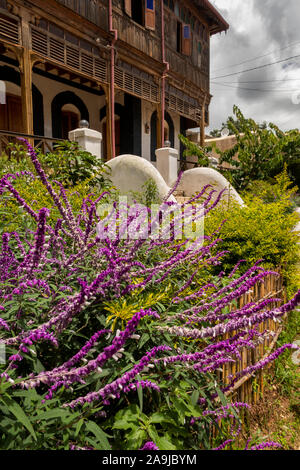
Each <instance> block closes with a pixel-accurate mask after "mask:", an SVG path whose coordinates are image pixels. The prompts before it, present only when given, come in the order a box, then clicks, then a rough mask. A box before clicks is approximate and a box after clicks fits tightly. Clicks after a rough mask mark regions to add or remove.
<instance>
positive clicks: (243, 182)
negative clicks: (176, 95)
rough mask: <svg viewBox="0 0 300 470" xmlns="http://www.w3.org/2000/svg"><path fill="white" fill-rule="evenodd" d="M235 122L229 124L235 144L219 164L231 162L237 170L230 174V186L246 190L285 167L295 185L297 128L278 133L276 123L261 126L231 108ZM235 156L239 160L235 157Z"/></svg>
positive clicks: (299, 157) (299, 150)
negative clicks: (255, 181) (251, 184)
mask: <svg viewBox="0 0 300 470" xmlns="http://www.w3.org/2000/svg"><path fill="white" fill-rule="evenodd" d="M233 112H234V114H235V116H236V117H237V122H238V124H239V125H238V126H237V122H236V121H234V120H232V121H228V128H229V130H230V131H231V134H234V135H235V137H236V141H237V143H236V145H235V146H234V147H232V148H231V149H229V150H225V151H224V152H222V151H221V150H218V149H216V151H217V153H219V154H220V164H222V163H223V162H227V163H230V164H231V165H232V166H234V167H235V168H236V169H235V171H234V172H232V177H233V185H234V187H235V188H236V189H237V190H241V189H245V188H247V187H248V185H249V184H250V183H251V182H252V181H254V180H264V181H269V180H270V179H271V180H272V178H274V177H275V176H276V175H278V174H279V173H280V172H281V171H282V170H283V168H284V164H287V168H288V172H289V175H290V176H291V177H292V179H293V180H294V181H295V182H296V184H298V182H299V165H300V133H299V131H298V129H294V130H290V131H288V132H283V131H281V130H280V129H279V128H278V127H277V126H276V125H275V124H272V123H270V124H269V125H268V126H267V127H266V126H261V125H259V124H258V123H256V122H255V121H254V120H253V119H246V118H245V117H244V115H243V113H242V112H241V110H240V109H239V108H238V107H237V106H234V108H233ZM236 155H238V158H236Z"/></svg>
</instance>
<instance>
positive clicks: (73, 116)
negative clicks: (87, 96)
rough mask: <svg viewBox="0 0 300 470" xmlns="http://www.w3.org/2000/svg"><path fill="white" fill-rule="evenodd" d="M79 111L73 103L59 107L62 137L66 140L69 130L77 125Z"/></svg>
mask: <svg viewBox="0 0 300 470" xmlns="http://www.w3.org/2000/svg"><path fill="white" fill-rule="evenodd" d="M79 121H80V111H79V109H78V108H76V106H74V105H73V104H70V103H68V104H65V105H64V106H63V107H62V108H61V125H62V138H63V139H65V140H67V139H68V138H69V132H70V131H72V130H74V129H77V128H78V127H79Z"/></svg>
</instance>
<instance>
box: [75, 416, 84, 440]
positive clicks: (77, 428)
mask: <svg viewBox="0 0 300 470" xmlns="http://www.w3.org/2000/svg"><path fill="white" fill-rule="evenodd" d="M83 423H84V419H83V418H81V419H80V420H79V421H78V423H77V425H76V429H75V434H74V436H75V437H77V436H78V434H79V433H80V429H81V428H82V425H83Z"/></svg>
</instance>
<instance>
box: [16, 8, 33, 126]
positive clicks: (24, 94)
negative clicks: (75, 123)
mask: <svg viewBox="0 0 300 470" xmlns="http://www.w3.org/2000/svg"><path fill="white" fill-rule="evenodd" d="M20 17H21V34H22V45H23V48H22V49H21V50H20V51H19V54H18V60H19V67H20V77H21V98H22V114H23V131H24V134H29V135H33V133H34V129H33V104H32V63H33V60H32V57H31V53H30V37H31V33H30V19H31V16H30V14H29V13H28V12H27V11H26V10H25V9H20Z"/></svg>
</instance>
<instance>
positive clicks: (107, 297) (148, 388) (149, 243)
mask: <svg viewBox="0 0 300 470" xmlns="http://www.w3.org/2000/svg"><path fill="white" fill-rule="evenodd" d="M26 145H27V147H28V152H29V154H30V158H31V160H32V163H33V165H34V167H35V170H36V173H37V175H38V177H39V181H40V182H41V183H42V184H43V185H44V186H45V188H46V189H47V191H48V193H49V196H50V197H51V200H52V205H53V206H55V207H56V210H57V211H59V214H60V217H59V218H58V219H57V220H56V222H55V223H54V224H51V223H50V211H49V209H48V208H46V207H43V208H41V209H40V210H38V211H36V210H34V209H33V208H32V207H31V206H30V205H29V204H28V202H26V201H25V200H24V198H22V196H21V195H20V193H19V192H18V191H17V189H16V187H15V182H16V181H17V179H18V178H19V177H20V176H21V175H13V174H7V175H4V176H3V177H2V178H1V180H0V194H1V197H4V196H5V195H6V194H7V193H10V194H12V195H13V196H14V197H15V199H16V201H18V204H19V205H20V206H21V207H22V208H23V209H24V210H25V211H26V212H27V213H28V217H30V218H31V219H32V220H33V221H34V224H35V230H32V231H30V230H28V231H27V232H26V233H25V232H20V233H17V232H4V233H3V234H2V242H1V251H0V258H1V263H0V313H1V318H0V351H1V360H2V363H1V364H0V367H1V368H0V372H1V373H0V409H1V414H2V418H1V422H0V448H2V449H70V450H83V449H87V450H89V449H131V450H135V449H136V450H137V449H143V450H155V449H160V450H172V449H209V448H212V440H211V433H212V429H213V428H217V429H218V430H219V436H220V437H219V442H217V443H216V445H215V447H213V448H214V449H217V450H221V449H226V448H228V446H232V445H233V444H234V441H235V439H236V437H237V436H238V435H239V434H240V430H241V422H240V418H239V413H240V412H242V411H243V410H245V409H246V408H247V407H248V405H247V404H246V403H239V402H237V403H230V402H228V400H227V399H226V397H225V392H228V391H230V390H231V388H232V387H233V386H234V384H235V383H236V382H237V381H238V380H239V379H240V378H241V377H243V376H244V375H246V374H249V373H252V374H255V373H256V371H258V370H260V369H262V368H263V367H265V366H267V365H268V363H269V362H270V361H272V360H274V359H275V358H276V357H278V355H279V354H281V353H282V352H283V351H284V350H286V349H289V348H294V347H295V346H294V345H292V344H286V345H283V346H282V347H281V348H280V349H278V350H276V351H274V352H272V353H270V354H269V356H267V357H266V358H264V359H261V360H260V361H258V362H257V363H253V364H252V365H249V366H248V367H247V368H246V369H244V370H242V371H240V372H239V373H236V374H235V375H234V376H232V377H231V378H230V383H229V384H226V385H225V384H223V383H222V381H220V380H219V379H217V374H216V373H217V371H218V370H219V369H220V367H222V366H223V365H224V364H227V363H230V362H233V361H236V360H238V359H239V357H240V355H241V351H242V350H243V349H244V348H248V349H252V348H255V347H256V346H257V345H258V344H259V343H260V342H262V341H264V339H265V338H266V337H269V336H270V335H271V332H269V331H267V330H266V331H264V332H261V331H260V330H259V328H258V327H259V326H260V324H261V323H262V322H264V321H265V320H266V319H273V320H276V321H281V319H282V317H284V315H285V314H286V313H287V312H289V311H291V310H293V309H294V307H295V306H296V305H297V304H298V303H299V299H300V293H299V292H298V293H297V294H296V296H295V297H294V298H293V299H292V300H290V301H289V302H288V303H287V304H286V305H283V306H280V307H277V308H275V307H274V303H275V302H276V301H277V300H278V299H262V300H261V301H259V302H256V303H249V304H247V305H245V306H244V307H243V308H240V309H237V310H234V311H232V310H231V308H230V306H232V305H234V303H235V302H236V300H237V299H238V298H239V297H240V296H241V295H242V294H243V293H245V292H248V291H249V289H251V288H252V287H253V286H254V285H255V284H256V283H257V282H260V281H261V280H263V279H264V278H265V277H266V276H268V275H269V274H270V271H268V270H265V269H264V268H263V267H262V266H260V264H259V263H260V262H257V263H256V264H255V265H254V266H252V267H251V268H250V269H248V270H247V271H246V272H245V273H244V274H243V275H242V276H239V275H238V271H239V265H237V266H236V267H235V268H234V269H233V270H232V272H231V273H230V275H229V276H227V277H225V276H224V274H223V272H222V271H221V272H219V274H218V275H216V274H215V273H214V274H212V273H213V271H214V270H216V269H217V268H218V267H219V268H220V266H221V263H222V257H223V256H224V255H225V252H224V251H223V252H222V251H218V252H216V250H215V247H216V246H217V244H218V241H219V239H218V238H216V234H217V233H218V231H219V230H220V227H219V228H218V229H217V230H216V231H215V233H213V234H212V235H211V236H205V237H204V240H202V241H203V243H200V240H196V241H192V240H189V239H183V240H180V241H178V240H176V239H175V235H174V234H175V232H176V230H171V232H170V233H171V234H170V236H169V238H168V239H162V238H153V237H151V236H149V237H145V238H139V239H128V238H124V237H123V236H122V233H121V231H120V232H119V233H118V235H117V236H116V237H115V238H111V237H110V236H109V225H108V226H107V227H106V228H105V230H104V236H102V237H100V236H99V232H97V224H99V221H100V218H99V216H98V215H97V205H98V204H99V203H101V201H103V198H104V197H105V193H103V194H101V195H100V196H99V197H98V198H96V199H91V198H89V197H86V198H85V199H84V200H83V201H82V205H81V209H80V211H79V212H78V213H76V214H75V213H74V211H73V210H72V207H71V205H70V203H69V200H68V197H67V195H66V192H65V190H64V188H63V186H62V185H61V186H60V190H59V192H57V190H56V188H54V186H53V184H51V183H50V181H49V179H48V178H47V176H46V174H45V172H44V170H43V169H42V167H41V165H40V162H39V160H38V158H37V156H36V154H35V152H34V150H33V149H32V148H31V146H30V145H29V144H26ZM174 189H175V188H174ZM207 192H208V195H207V197H206V200H205V202H204V203H203V204H202V205H198V206H196V208H195V210H194V212H193V222H195V221H196V219H199V218H200V217H203V216H204V215H206V214H208V213H209V212H210V211H211V210H212V209H213V208H214V207H215V206H216V205H217V204H218V202H219V200H220V198H221V196H222V194H220V195H219V196H218V197H217V198H216V199H215V202H212V195H213V192H214V191H213V190H211V189H210V187H209V186H207V187H205V188H203V190H202V192H201V193H200V194H199V195H198V196H196V197H195V198H194V200H197V199H200V198H202V197H203V195H204V194H205V193H207ZM166 201H167V199H166ZM163 208H164V210H165V211H167V210H168V208H170V209H171V208H172V203H168V202H164V203H163ZM116 210H118V209H116ZM164 213H165V212H162V214H164ZM139 215H140V214H139V212H138V211H137V212H136V213H135V214H134V215H132V216H131V217H130V218H128V220H127V223H126V224H125V225H126V227H125V229H129V226H130V225H131V224H135V227H138V226H139V223H140V222H139V220H140V219H139ZM179 219H180V216H179ZM171 220H172V224H173V227H172V228H173V229H175V228H176V224H177V223H178V220H177V219H176V217H174V218H173V219H171ZM151 223H153V220H149V225H150V224H151ZM221 225H222V224H221ZM121 227H122V224H121ZM123 228H124V227H123ZM219 270H220V269H219ZM274 275H276V273H274ZM118 306H119V307H118ZM122 310H123V311H125V313H126V314H125V315H122V314H121V313H120V312H121V311H122ZM109 314H110V315H109ZM118 328H119V329H118ZM225 333H231V335H227V339H224V334H225ZM224 420H225V421H228V422H229V423H230V430H229V431H228V432H227V434H224V432H223V431H222V426H221V424H220V423H222V422H223V421H224ZM228 433H229V435H228ZM276 446H277V444H276V443H272V442H271V443H270V442H269V443H254V442H251V439H250V440H249V442H247V444H246V447H245V449H246V450H248V449H249V450H251V449H252V450H253V449H257V448H266V447H276Z"/></svg>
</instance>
